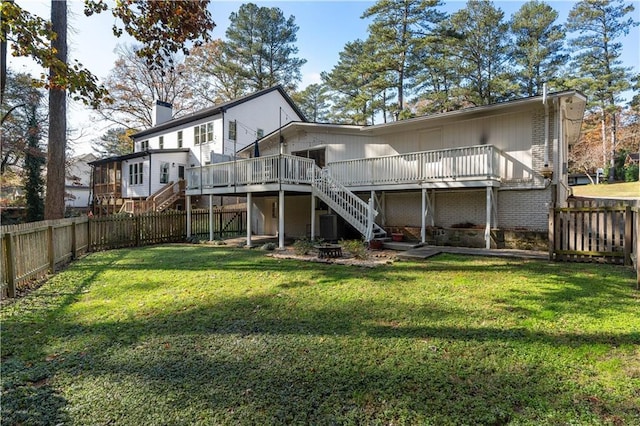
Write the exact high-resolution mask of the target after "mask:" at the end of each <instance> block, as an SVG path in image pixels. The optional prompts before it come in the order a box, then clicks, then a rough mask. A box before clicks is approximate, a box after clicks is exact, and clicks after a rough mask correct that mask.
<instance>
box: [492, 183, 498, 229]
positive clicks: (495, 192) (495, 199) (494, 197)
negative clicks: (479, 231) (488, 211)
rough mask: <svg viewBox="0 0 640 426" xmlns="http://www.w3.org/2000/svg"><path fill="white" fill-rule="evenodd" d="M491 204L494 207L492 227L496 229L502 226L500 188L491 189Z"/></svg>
mask: <svg viewBox="0 0 640 426" xmlns="http://www.w3.org/2000/svg"><path fill="white" fill-rule="evenodd" d="M491 203H492V205H493V212H492V213H493V215H492V220H493V224H492V225H491V226H492V227H493V228H494V229H496V228H498V226H500V225H498V188H495V187H494V188H491Z"/></svg>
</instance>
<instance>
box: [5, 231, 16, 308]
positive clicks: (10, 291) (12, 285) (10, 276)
mask: <svg viewBox="0 0 640 426" xmlns="http://www.w3.org/2000/svg"><path fill="white" fill-rule="evenodd" d="M4 244H5V251H6V253H7V264H6V265H5V267H6V268H7V269H6V271H7V297H16V268H15V263H14V262H15V261H16V259H15V256H14V255H13V234H11V233H8V234H5V235H4Z"/></svg>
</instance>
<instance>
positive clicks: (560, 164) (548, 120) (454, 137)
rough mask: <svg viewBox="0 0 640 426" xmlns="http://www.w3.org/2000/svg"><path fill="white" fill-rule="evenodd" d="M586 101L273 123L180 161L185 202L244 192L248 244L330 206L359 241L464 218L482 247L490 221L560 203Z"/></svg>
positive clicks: (315, 225) (542, 100)
mask: <svg viewBox="0 0 640 426" xmlns="http://www.w3.org/2000/svg"><path fill="white" fill-rule="evenodd" d="M585 105H586V98H585V97H584V96H583V95H582V94H580V93H578V92H575V91H565V92H559V93H552V94H548V95H545V96H535V97H529V98H524V99H518V100H514V101H509V102H503V103H499V104H494V105H488V106H481V107H475V108H468V109H464V110H459V111H453V112H447V113H442V114H435V115H430V116H424V117H419V118H414V119H410V120H403V121H397V122H393V123H388V124H381V125H375V126H346V125H333V124H317V123H306V122H292V123H289V124H286V125H284V126H283V127H282V128H279V127H278V126H277V125H276V126H275V127H273V126H272V128H274V129H276V130H275V131H273V132H272V133H271V134H267V135H266V136H265V137H264V138H262V139H261V140H260V142H259V150H255V149H254V148H253V147H246V148H244V149H240V152H239V155H240V156H241V157H244V159H243V160H237V159H236V160H234V161H229V162H222V163H217V164H207V163H206V161H205V162H204V163H200V164H197V163H195V164H194V163H190V166H191V167H190V168H188V170H187V174H186V176H187V189H186V194H187V204H189V198H190V197H191V196H201V195H210V196H228V195H234V196H243V197H247V216H248V231H247V242H248V243H250V240H251V234H252V233H257V234H273V235H276V234H277V235H278V236H279V237H280V245H281V246H282V245H283V244H284V238H285V235H286V236H287V237H293V238H295V237H301V236H311V237H313V236H315V235H318V234H319V232H320V231H321V226H320V225H321V223H320V222H321V220H322V218H321V216H322V217H326V216H324V215H325V214H327V213H330V212H331V213H335V214H337V215H339V216H341V217H342V218H343V219H344V221H345V222H346V223H348V224H349V225H351V226H352V227H353V228H355V229H356V230H357V231H358V232H359V233H361V234H362V235H363V236H364V238H365V239H367V240H369V239H371V238H374V237H375V236H380V235H384V233H385V230H386V231H389V230H391V229H394V228H402V227H414V228H417V229H418V230H419V236H420V239H421V240H422V241H426V240H427V238H428V237H429V235H428V234H429V233H431V232H434V229H439V228H447V227H452V226H461V225H470V226H474V227H480V228H482V230H483V231H484V235H483V237H484V243H485V246H486V247H490V246H492V245H495V241H493V242H492V233H493V231H494V230H498V229H520V230H530V231H546V229H547V224H548V212H549V208H550V207H552V206H556V205H563V204H565V202H566V199H567V196H568V195H569V188H568V171H567V157H568V147H569V145H570V144H572V143H574V142H575V141H576V140H577V139H578V136H579V132H580V126H581V123H582V117H583V114H584V109H585ZM224 143H228V142H227V141H225V142H224ZM215 146H218V145H215ZM237 147H241V145H240V144H238V145H237ZM218 149H221V148H218ZM224 152H228V151H224ZM256 154H259V156H256ZM250 157H254V158H250Z"/></svg>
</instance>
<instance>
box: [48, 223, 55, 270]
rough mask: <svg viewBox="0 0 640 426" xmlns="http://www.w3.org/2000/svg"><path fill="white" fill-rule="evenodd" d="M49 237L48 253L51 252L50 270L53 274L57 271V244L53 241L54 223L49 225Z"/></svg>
mask: <svg viewBox="0 0 640 426" xmlns="http://www.w3.org/2000/svg"><path fill="white" fill-rule="evenodd" d="M47 239H48V245H47V246H48V247H49V250H48V252H49V253H48V254H49V271H50V272H51V273H52V274H53V273H54V272H55V271H56V253H55V245H54V242H53V225H49V227H48V229H47Z"/></svg>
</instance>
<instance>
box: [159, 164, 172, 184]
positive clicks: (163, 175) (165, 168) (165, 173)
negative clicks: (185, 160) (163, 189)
mask: <svg viewBox="0 0 640 426" xmlns="http://www.w3.org/2000/svg"><path fill="white" fill-rule="evenodd" d="M169 166H170V165H169V163H167V162H166V161H163V162H162V163H160V183H163V184H167V183H169Z"/></svg>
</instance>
